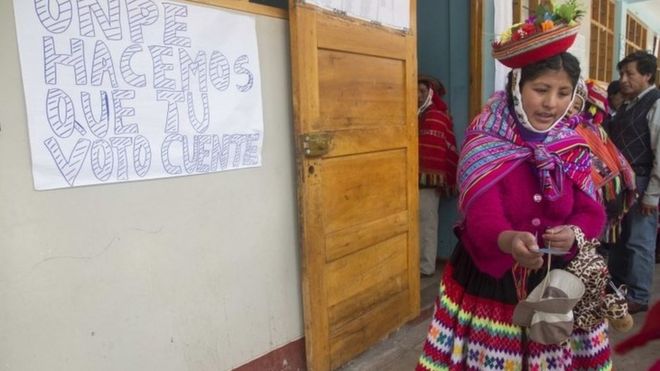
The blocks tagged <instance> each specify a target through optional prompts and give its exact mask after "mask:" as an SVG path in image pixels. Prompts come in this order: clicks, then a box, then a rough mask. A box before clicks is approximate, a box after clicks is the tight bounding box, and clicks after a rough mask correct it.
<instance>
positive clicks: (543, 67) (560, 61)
mask: <svg viewBox="0 0 660 371" xmlns="http://www.w3.org/2000/svg"><path fill="white" fill-rule="evenodd" d="M548 70H554V71H561V70H564V71H566V73H567V74H568V77H569V78H570V79H571V85H573V88H575V85H577V82H578V79H579V78H580V62H579V61H578V60H577V58H575V56H574V55H573V54H571V53H567V52H563V53H560V54H557V55H555V56H552V57H550V58H546V59H543V60H541V61H538V62H536V63H532V64H529V65H527V66H525V67H523V68H522V69H521V71H520V86H521V87H522V86H523V85H524V84H525V83H526V82H527V81H528V80H534V79H535V78H537V77H539V76H540V75H542V74H543V73H545V72H546V71H548ZM511 79H512V73H511V72H509V76H508V78H507V82H506V94H507V96H508V97H509V104H513V94H512V89H511Z"/></svg>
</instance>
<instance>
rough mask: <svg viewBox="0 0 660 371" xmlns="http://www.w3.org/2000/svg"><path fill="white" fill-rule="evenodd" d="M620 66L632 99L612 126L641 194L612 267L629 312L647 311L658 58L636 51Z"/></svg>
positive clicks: (657, 152) (658, 181)
mask: <svg viewBox="0 0 660 371" xmlns="http://www.w3.org/2000/svg"><path fill="white" fill-rule="evenodd" d="M617 68H618V70H619V75H620V78H619V81H620V85H621V92H622V93H623V94H624V96H626V97H627V98H628V100H627V101H626V102H625V103H624V104H623V107H621V108H620V109H619V110H618V111H617V114H616V115H615V116H614V117H613V119H612V121H611V125H610V126H609V134H610V137H611V138H612V141H614V144H616V146H617V147H618V148H619V150H620V151H621V153H623V155H624V156H625V157H626V159H627V160H628V162H629V163H630V165H631V166H632V168H633V171H634V172H635V182H636V185H637V191H638V193H639V198H638V200H637V201H638V202H637V203H636V204H635V205H633V207H632V208H631V209H630V211H629V212H628V214H627V215H626V217H625V218H624V221H623V231H622V238H621V239H620V240H619V241H618V242H617V245H616V247H615V248H614V249H613V250H612V251H611V253H610V259H609V263H608V264H609V269H610V273H611V274H612V279H613V281H614V283H615V284H617V285H619V284H626V285H628V309H629V312H630V313H631V314H633V313H637V312H642V311H646V310H648V303H649V298H650V292H651V286H652V283H653V271H654V268H655V248H656V237H657V227H658V199H659V198H660V165H658V163H657V161H658V160H659V159H660V146H659V145H658V140H660V90H658V89H657V88H656V87H655V85H654V81H655V74H656V69H657V60H656V57H654V56H653V55H652V54H650V53H647V52H644V51H637V52H634V53H632V54H629V55H628V56H627V57H625V58H624V59H623V60H621V61H620V62H619V63H618V65H617Z"/></svg>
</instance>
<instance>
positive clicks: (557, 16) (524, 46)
mask: <svg viewBox="0 0 660 371" xmlns="http://www.w3.org/2000/svg"><path fill="white" fill-rule="evenodd" d="M576 1H577V0H569V1H567V2H565V3H563V4H561V5H559V6H556V7H555V6H554V5H553V4H552V2H547V3H545V4H544V5H541V6H539V7H538V9H537V10H536V15H533V16H531V17H529V18H528V19H527V20H526V21H525V22H523V23H518V24H515V25H513V26H512V27H510V28H509V29H507V30H506V31H504V32H503V33H502V34H501V35H500V38H499V40H498V41H495V42H494V43H493V57H494V58H496V59H497V60H499V61H500V62H501V63H502V64H504V65H505V66H507V67H511V68H520V67H524V66H526V65H528V64H532V63H535V62H538V61H540V60H543V59H545V58H549V57H552V56H553V55H557V54H559V53H562V52H565V51H566V50H568V48H570V47H571V45H573V42H574V41H575V38H576V36H577V33H578V29H579V24H578V23H577V19H578V18H580V17H581V16H582V15H583V13H584V12H583V11H582V10H580V9H578V5H577V2H576Z"/></svg>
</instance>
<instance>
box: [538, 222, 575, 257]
mask: <svg viewBox="0 0 660 371" xmlns="http://www.w3.org/2000/svg"><path fill="white" fill-rule="evenodd" d="M541 237H542V238H543V241H544V244H545V247H551V248H553V249H559V250H565V251H567V250H569V249H570V248H571V247H573V244H574V243H575V233H573V230H572V229H571V227H570V226H568V225H558V226H556V227H552V228H548V229H546V230H545V232H544V233H543V235H542V236H541Z"/></svg>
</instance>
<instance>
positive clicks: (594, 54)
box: [589, 0, 615, 82]
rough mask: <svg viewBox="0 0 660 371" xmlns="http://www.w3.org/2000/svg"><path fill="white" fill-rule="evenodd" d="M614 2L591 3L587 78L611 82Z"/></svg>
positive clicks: (596, 0) (598, 1)
mask: <svg viewBox="0 0 660 371" xmlns="http://www.w3.org/2000/svg"><path fill="white" fill-rule="evenodd" d="M614 11H615V6H614V1H612V0H592V1H591V40H590V42H589V77H590V78H592V79H596V80H601V81H605V82H610V81H612V69H613V67H614V66H613V63H614V61H613V59H614Z"/></svg>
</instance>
